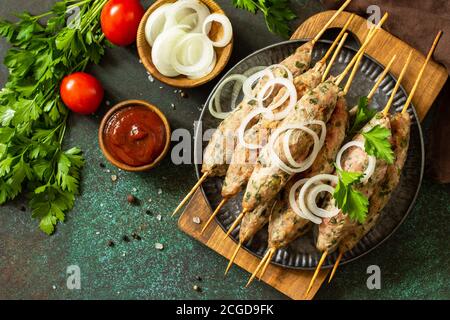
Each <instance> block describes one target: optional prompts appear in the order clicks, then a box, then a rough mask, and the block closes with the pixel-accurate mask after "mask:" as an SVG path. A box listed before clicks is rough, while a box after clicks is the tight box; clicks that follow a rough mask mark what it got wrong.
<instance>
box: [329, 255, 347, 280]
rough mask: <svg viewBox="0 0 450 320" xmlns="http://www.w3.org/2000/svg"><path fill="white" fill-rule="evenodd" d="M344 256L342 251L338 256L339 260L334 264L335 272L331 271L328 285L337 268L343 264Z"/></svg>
mask: <svg viewBox="0 0 450 320" xmlns="http://www.w3.org/2000/svg"><path fill="white" fill-rule="evenodd" d="M343 255H344V252H342V251H341V252H339V255H338V257H337V259H336V262H335V263H334V266H333V270H331V274H330V277H329V278H328V283H330V282H331V279H333V277H334V274H335V273H336V270H337V268H338V266H339V262H341V259H342V256H343Z"/></svg>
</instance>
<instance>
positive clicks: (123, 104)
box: [98, 100, 171, 172]
mask: <svg viewBox="0 0 450 320" xmlns="http://www.w3.org/2000/svg"><path fill="white" fill-rule="evenodd" d="M129 106H144V107H147V108H149V109H150V110H152V111H153V112H155V113H156V114H157V115H158V117H160V118H161V120H162V122H163V123H164V127H165V131H166V144H165V145H164V149H163V151H162V152H161V154H160V155H159V156H158V158H156V159H155V160H154V161H153V162H152V163H149V164H146V165H143V166H137V167H135V166H130V165H128V164H126V163H123V162H122V161H120V160H118V159H116V158H115V157H114V156H113V155H112V154H111V153H110V152H109V151H108V149H107V148H106V145H105V142H104V141H103V139H104V131H105V126H106V124H107V123H108V120H109V119H110V118H111V116H112V115H113V114H114V113H116V112H117V111H119V110H120V109H122V108H126V107H129ZM170 134H171V130H170V126H169V122H168V121H167V118H166V116H165V115H164V114H163V113H162V112H161V111H160V110H159V109H158V108H157V107H155V106H154V105H152V104H150V103H148V102H145V101H142V100H126V101H123V102H120V103H119V104H116V105H115V106H114V107H112V108H111V109H110V110H109V111H108V112H107V113H106V114H105V116H104V117H103V119H102V121H101V123H100V128H99V130H98V141H99V144H100V149H101V150H102V152H103V154H104V156H105V158H106V159H107V160H108V161H109V162H111V163H112V164H113V165H114V166H116V167H118V168H120V169H122V170H125V171H133V172H139V171H147V170H150V169H152V168H153V167H155V166H156V165H157V164H158V163H159V162H161V160H162V159H163V158H164V157H165V155H166V154H167V152H168V151H169V145H170Z"/></svg>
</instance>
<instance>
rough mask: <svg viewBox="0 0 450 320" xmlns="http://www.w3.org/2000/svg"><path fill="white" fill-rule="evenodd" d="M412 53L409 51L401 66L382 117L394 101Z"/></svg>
mask: <svg viewBox="0 0 450 320" xmlns="http://www.w3.org/2000/svg"><path fill="white" fill-rule="evenodd" d="M412 53H413V50H412V49H411V51H410V52H409V55H408V59H406V63H405V65H404V66H403V68H402V71H401V72H400V76H399V77H398V80H397V82H396V83H395V87H394V89H393V90H392V93H391V96H390V97H389V100H388V102H387V103H386V106H385V107H384V109H383V115H384V116H387V114H388V113H389V109H390V108H391V106H392V103H393V101H394V98H395V95H396V94H397V90H398V88H399V87H400V84H401V82H402V80H403V76H404V75H405V73H406V70H407V69H408V66H409V63H410V62H411V58H412Z"/></svg>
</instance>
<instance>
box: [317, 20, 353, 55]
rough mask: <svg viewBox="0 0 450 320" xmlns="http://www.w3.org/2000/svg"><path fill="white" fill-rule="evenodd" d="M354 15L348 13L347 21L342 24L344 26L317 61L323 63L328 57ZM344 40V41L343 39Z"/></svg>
mask: <svg viewBox="0 0 450 320" xmlns="http://www.w3.org/2000/svg"><path fill="white" fill-rule="evenodd" d="M354 17H355V15H354V14H352V15H350V18H348V20H347V22H346V23H345V24H344V26H343V27H342V30H341V31H340V32H339V34H338V36H337V37H336V39H334V41H333V43H332V44H331V46H330V47H329V48H328V50H327V52H326V53H325V55H324V56H323V57H322V59H320V61H319V62H321V63H325V62H326V61H327V60H328V58H329V57H330V55H331V53H332V52H333V50H334V48H336V46H337V45H338V43H340V41H341V39H342V37H343V36H344V34H347V32H346V31H347V28H348V26H349V25H350V23H351V22H352V20H353V18H354ZM346 37H347V36H346ZM344 42H345V41H344Z"/></svg>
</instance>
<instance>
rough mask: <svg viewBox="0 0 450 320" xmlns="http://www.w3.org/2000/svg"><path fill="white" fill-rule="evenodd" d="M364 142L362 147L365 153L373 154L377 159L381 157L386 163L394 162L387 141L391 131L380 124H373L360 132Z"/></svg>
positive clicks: (392, 153)
mask: <svg viewBox="0 0 450 320" xmlns="http://www.w3.org/2000/svg"><path fill="white" fill-rule="evenodd" d="M362 135H363V137H364V139H365V143H364V149H365V151H366V152H367V154H370V155H372V156H375V157H376V158H377V159H383V160H385V161H386V162H387V163H388V164H392V163H393V162H394V151H392V145H391V142H390V141H389V137H390V136H391V132H390V131H389V130H388V129H386V128H383V127H382V126H380V125H376V126H374V127H373V128H372V129H370V130H369V131H367V132H363V133H362Z"/></svg>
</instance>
